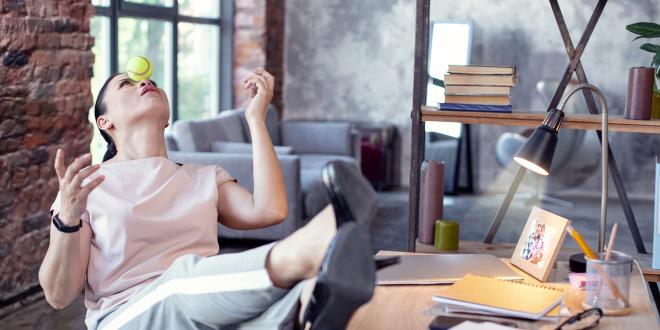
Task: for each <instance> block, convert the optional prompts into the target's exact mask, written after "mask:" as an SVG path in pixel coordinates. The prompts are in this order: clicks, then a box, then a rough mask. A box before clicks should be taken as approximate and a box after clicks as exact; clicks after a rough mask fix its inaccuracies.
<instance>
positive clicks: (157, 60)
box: [117, 17, 173, 120]
mask: <svg viewBox="0 0 660 330" xmlns="http://www.w3.org/2000/svg"><path fill="white" fill-rule="evenodd" d="M118 32H119V36H118V37H119V38H118V39H119V40H118V41H119V47H118V48H119V49H118V50H117V53H118V54H117V56H118V57H117V60H118V65H119V71H126V63H127V62H128V60H129V59H130V58H131V57H133V56H138V55H144V56H146V57H148V58H149V59H150V60H151V62H152V63H153V65H154V70H153V73H152V75H151V79H152V80H153V81H155V82H156V84H158V87H160V88H162V89H164V90H165V92H166V93H167V95H168V96H169V95H171V94H172V79H171V77H172V70H171V68H172V60H173V59H172V56H171V54H172V43H171V40H172V23H170V22H165V21H158V20H150V19H140V18H128V17H122V18H119V31H118ZM168 99H169V97H168ZM171 108H172V107H171V105H170V109H171ZM171 118H172V117H171V116H170V120H171Z"/></svg>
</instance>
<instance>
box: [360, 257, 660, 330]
mask: <svg viewBox="0 0 660 330" xmlns="http://www.w3.org/2000/svg"><path fill="white" fill-rule="evenodd" d="M405 254H414V253H409V252H395V251H380V252H379V253H378V255H405ZM503 260H505V259H503ZM510 267H511V268H512V269H513V270H514V271H517V272H519V273H521V276H523V277H524V278H525V280H526V281H530V282H536V283H538V281H536V280H535V279H533V278H531V277H530V276H529V275H527V274H525V273H524V272H522V271H520V270H518V269H517V268H515V267H513V266H511V265H510ZM565 267H566V264H564V268H565ZM560 268H562V267H561V266H560ZM559 277H561V276H560V275H557V278H559ZM446 287H447V286H443V285H419V286H415V285H396V286H377V287H376V291H375V293H374V296H373V298H372V299H371V301H370V302H369V303H368V304H366V305H364V306H362V307H361V308H360V309H359V310H358V311H357V312H356V313H355V315H354V316H353V318H352V319H351V322H350V323H349V326H348V328H349V329H428V325H429V324H430V323H431V321H432V320H433V317H434V316H435V314H436V313H435V312H434V310H433V306H434V303H433V302H432V301H431V297H432V296H433V295H434V294H436V293H438V292H440V291H442V290H443V289H444V288H446ZM630 301H631V304H632V305H633V309H634V311H633V313H632V314H630V315H628V316H625V317H604V318H603V319H602V320H601V323H600V326H599V329H657V328H658V326H659V325H660V322H659V321H658V318H657V315H656V313H655V311H654V307H653V306H652V304H651V300H650V296H649V293H648V291H647V287H646V285H645V282H644V279H643V278H642V275H641V273H640V272H639V270H638V269H637V267H635V272H634V273H633V276H632V278H631V283H630ZM546 325H547V326H550V325H551V323H548V322H540V321H539V322H535V323H528V324H527V325H526V326H529V327H530V328H540V327H543V326H546ZM523 326H525V325H523Z"/></svg>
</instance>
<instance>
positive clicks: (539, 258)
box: [511, 206, 571, 282]
mask: <svg viewBox="0 0 660 330" xmlns="http://www.w3.org/2000/svg"><path fill="white" fill-rule="evenodd" d="M570 224H571V221H570V220H568V219H566V218H563V217H561V216H558V215H556V214H554V213H551V212H548V211H546V210H544V209H541V208H539V207H536V206H534V208H532V212H531V213H530V214H529V218H528V219H527V223H526V224H525V228H524V229H523V231H522V234H521V235H520V238H519V239H518V244H517V245H516V249H515V250H514V251H513V256H511V264H513V265H514V266H516V267H518V268H520V269H521V270H522V271H524V272H526V273H527V274H529V275H531V276H533V277H534V278H536V279H537V280H539V281H541V282H545V281H546V280H547V279H548V276H549V275H550V270H551V269H552V266H553V265H554V264H555V261H556V260H557V255H558V254H559V250H560V249H561V246H562V245H563V244H564V239H566V228H567V227H568V226H569V225H570Z"/></svg>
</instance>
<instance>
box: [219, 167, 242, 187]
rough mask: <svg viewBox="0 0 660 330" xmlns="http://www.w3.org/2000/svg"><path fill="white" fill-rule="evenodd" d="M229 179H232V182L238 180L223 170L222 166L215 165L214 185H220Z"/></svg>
mask: <svg viewBox="0 0 660 330" xmlns="http://www.w3.org/2000/svg"><path fill="white" fill-rule="evenodd" d="M229 181H234V182H236V183H238V180H237V179H236V178H235V177H233V176H231V174H229V172H227V170H225V169H224V168H222V167H220V166H218V165H215V183H216V186H218V187H220V186H221V185H222V184H225V183H227V182H229Z"/></svg>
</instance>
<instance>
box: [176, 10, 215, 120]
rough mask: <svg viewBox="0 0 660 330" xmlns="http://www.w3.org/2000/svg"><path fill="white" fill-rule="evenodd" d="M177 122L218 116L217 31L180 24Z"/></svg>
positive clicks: (201, 26)
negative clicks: (178, 120)
mask: <svg viewBox="0 0 660 330" xmlns="http://www.w3.org/2000/svg"><path fill="white" fill-rule="evenodd" d="M178 27H179V36H178V38H179V40H178V47H179V56H178V63H177V66H178V79H179V82H178V88H179V94H178V98H179V102H178V103H179V107H178V110H179V119H183V120H185V119H197V118H207V117H209V116H211V115H213V114H216V113H218V111H219V105H218V102H219V101H218V99H219V96H218V84H219V78H220V77H219V73H218V64H219V62H220V58H219V49H218V48H219V45H218V38H219V35H218V34H219V28H218V27H217V26H215V25H206V24H192V23H179V26H178Z"/></svg>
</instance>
